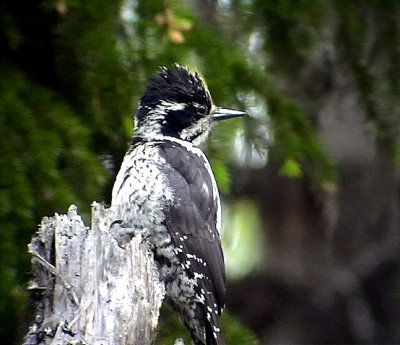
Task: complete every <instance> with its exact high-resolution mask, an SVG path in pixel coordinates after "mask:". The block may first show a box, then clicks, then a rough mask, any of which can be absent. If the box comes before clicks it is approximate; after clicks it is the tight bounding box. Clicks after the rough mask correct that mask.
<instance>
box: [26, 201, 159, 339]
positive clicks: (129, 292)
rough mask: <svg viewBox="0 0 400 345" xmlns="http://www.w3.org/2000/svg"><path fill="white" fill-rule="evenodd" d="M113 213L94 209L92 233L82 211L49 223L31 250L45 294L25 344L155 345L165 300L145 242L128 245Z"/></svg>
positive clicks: (73, 209) (35, 284)
mask: <svg viewBox="0 0 400 345" xmlns="http://www.w3.org/2000/svg"><path fill="white" fill-rule="evenodd" d="M114 221H115V216H114V214H113V212H112V210H111V209H106V208H104V206H102V205H99V204H98V203H93V205H92V228H91V229H89V228H87V227H86V226H85V225H84V224H83V222H82V219H81V217H80V216H79V215H78V214H77V211H76V207H75V206H73V205H72V206H71V207H70V208H69V210H68V215H58V214H56V215H55V216H54V217H51V218H47V217H45V218H43V220H42V223H41V226H40V230H39V231H38V232H37V233H36V235H35V236H34V238H33V239H32V242H31V244H30V245H29V246H28V248H29V252H30V253H31V254H32V265H33V273H34V280H33V282H32V283H31V284H30V286H29V289H31V290H35V291H37V292H39V293H40V300H39V302H38V305H37V310H36V318H35V321H34V323H33V324H32V326H31V327H30V329H29V332H28V334H27V335H26V337H25V344H109V345H127V344H131V345H132V344H137V345H142V344H143V345H145V344H151V343H152V342H153V340H154V338H155V329H156V327H157V323H158V316H159V309H160V307H161V303H162V300H163V298H164V288H163V284H162V283H160V281H159V278H158V272H157V270H156V267H155V264H154V261H153V256H152V253H151V251H150V250H149V248H148V246H147V243H146V241H143V239H142V237H141V235H140V234H138V235H137V236H135V237H134V238H133V239H132V240H129V241H128V242H126V243H122V242H121V241H120V237H119V229H120V228H119V226H118V225H117V226H111V224H112V223H113V222H114Z"/></svg>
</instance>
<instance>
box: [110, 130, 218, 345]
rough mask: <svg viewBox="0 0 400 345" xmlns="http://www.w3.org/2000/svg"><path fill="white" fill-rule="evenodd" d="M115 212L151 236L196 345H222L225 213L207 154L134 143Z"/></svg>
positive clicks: (173, 144) (171, 143) (184, 146)
mask: <svg viewBox="0 0 400 345" xmlns="http://www.w3.org/2000/svg"><path fill="white" fill-rule="evenodd" d="M112 207H113V208H115V210H116V211H117V214H118V217H119V218H120V219H122V220H123V221H124V222H125V223H127V224H128V225H129V226H130V227H132V228H133V229H137V230H145V231H146V232H147V233H148V235H149V239H150V243H151V245H152V249H153V250H154V257H155V259H156V261H157V264H158V267H159V271H160V278H161V279H162V280H163V281H164V282H165V286H166V297H167V300H168V301H169V303H171V305H172V306H173V308H174V309H175V310H176V311H177V312H178V313H179V315H180V317H181V319H182V320H183V322H184V323H185V325H186V326H187V328H188V329H189V331H190V333H191V336H192V338H193V340H194V342H195V344H204V345H206V344H207V345H208V344H218V345H220V344H223V340H222V337H221V333H220V324H219V316H220V315H221V312H222V308H223V306H224V300H225V268H224V259H223V253H222V249H221V241H220V236H219V230H220V220H221V210H220V201H219V194H218V190H217V186H216V182H215V179H214V176H213V174H212V171H211V168H210V165H209V163H208V160H207V158H206V157H205V155H204V153H203V152H202V151H201V150H200V149H199V148H197V147H196V146H195V145H194V144H192V143H190V142H186V141H183V140H180V139H177V138H172V137H170V138H169V137H163V138H162V140H152V141H144V140H136V141H134V143H133V144H132V146H131V148H130V150H129V151H128V153H127V154H126V156H125V158H124V161H123V163H122V166H121V169H120V171H119V173H118V176H117V179H116V182H115V184H114V188H113V194H112Z"/></svg>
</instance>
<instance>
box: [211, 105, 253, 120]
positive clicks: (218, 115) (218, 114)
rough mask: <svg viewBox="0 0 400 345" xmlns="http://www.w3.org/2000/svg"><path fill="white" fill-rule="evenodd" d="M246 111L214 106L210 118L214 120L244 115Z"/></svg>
mask: <svg viewBox="0 0 400 345" xmlns="http://www.w3.org/2000/svg"><path fill="white" fill-rule="evenodd" d="M244 115H246V113H245V112H244V111H239V110H232V109H225V108H218V107H216V108H215V110H214V111H213V113H212V119H213V120H214V121H220V120H227V119H232V118H234V117H239V116H244Z"/></svg>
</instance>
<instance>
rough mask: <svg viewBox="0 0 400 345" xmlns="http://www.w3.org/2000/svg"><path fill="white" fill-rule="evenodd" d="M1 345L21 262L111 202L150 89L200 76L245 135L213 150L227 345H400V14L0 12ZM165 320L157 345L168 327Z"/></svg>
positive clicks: (258, 4)
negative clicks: (42, 241)
mask: <svg viewBox="0 0 400 345" xmlns="http://www.w3.org/2000/svg"><path fill="white" fill-rule="evenodd" d="M0 47H1V48H0V343H1V344H18V343H20V342H21V339H22V337H23V336H24V334H25V333H26V332H27V329H28V326H29V322H30V321H31V319H30V318H31V315H32V308H31V307H30V305H31V303H30V302H31V301H30V298H29V295H28V294H27V292H26V284H27V282H28V280H29V278H30V258H29V256H28V255H27V247H26V246H27V244H28V243H29V242H30V238H31V236H32V234H33V233H34V232H35V231H36V230H37V224H38V223H40V220H41V218H42V217H43V216H51V215H53V214H54V212H59V213H65V212H66V211H67V209H68V206H69V205H70V204H71V203H75V204H76V205H77V206H78V208H79V210H80V213H81V214H83V216H84V217H85V220H86V224H89V220H90V203H91V202H92V201H93V200H98V201H105V202H109V200H110V195H111V194H110V193H111V186H112V184H113V181H114V177H115V174H116V172H117V170H118V168H119V165H120V162H121V160H122V157H123V155H124V153H125V151H126V148H127V144H128V142H129V140H130V138H131V136H132V133H133V115H134V112H135V109H136V106H137V103H138V101H139V99H140V96H141V95H142V93H143V91H144V87H145V83H146V81H147V80H148V78H149V77H150V76H151V75H152V74H154V73H155V72H156V71H157V69H158V67H159V66H161V65H167V66H170V65H172V64H173V63H174V62H178V63H180V64H184V65H188V66H190V67H191V68H195V69H197V70H198V71H200V72H201V73H202V74H203V75H204V77H205V79H206V80H207V82H208V85H209V87H210V90H211V94H212V95H213V97H214V101H215V103H216V104H217V105H219V106H224V107H232V108H236V109H240V110H246V111H247V112H248V114H249V116H248V117H247V118H245V119H238V120H232V121H228V122H227V123H223V124H220V125H219V126H218V127H217V128H215V130H214V132H213V134H212V135H211V137H210V138H209V140H208V142H207V143H206V144H205V145H204V150H205V151H206V152H207V154H208V156H209V157H210V160H211V162H212V167H213V169H214V172H215V174H216V177H217V180H218V185H219V187H220V190H221V193H222V197H223V209H224V215H223V218H224V229H223V243H224V248H225V256H226V264H227V271H228V278H229V281H228V301H227V312H226V313H225V316H224V329H225V333H226V338H227V342H228V344H238V345H239V344H241V345H246V344H372V343H374V344H384V343H385V344H396V343H397V344H399V343H400V285H399V283H400V276H399V264H400V261H399V259H400V140H399V131H400V103H399V100H400V2H399V1H397V0H392V1H391V0H386V1H383V0H368V1H362V0H359V1H356V0H354V1H353V0H352V1H348V0H312V1H311V0H268V1H266V0H221V1H215V0H190V1H177V0H124V1H121V0H91V1H87V0H35V1H23V2H19V1H11V0H2V1H1V2H0ZM170 314H171V313H170V312H169V311H168V310H165V311H163V318H162V322H161V326H160V340H159V344H172V343H173V339H174V337H177V336H178V335H181V336H182V334H181V332H183V331H182V330H177V331H176V333H175V324H176V322H175V321H173V320H172V321H171V320H170V316H169V315H170Z"/></svg>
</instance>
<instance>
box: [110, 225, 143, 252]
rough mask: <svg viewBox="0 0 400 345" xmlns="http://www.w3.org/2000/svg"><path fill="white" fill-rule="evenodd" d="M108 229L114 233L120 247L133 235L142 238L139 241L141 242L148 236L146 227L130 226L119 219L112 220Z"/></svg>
mask: <svg viewBox="0 0 400 345" xmlns="http://www.w3.org/2000/svg"><path fill="white" fill-rule="evenodd" d="M110 230H111V232H112V233H113V234H114V239H115V240H116V241H117V242H118V245H119V246H120V247H124V246H125V245H127V244H128V243H129V242H130V241H131V240H132V238H134V237H137V236H141V237H142V240H141V241H140V243H143V241H144V240H146V239H147V238H149V237H150V235H149V231H148V229H147V228H144V229H136V228H132V227H130V226H129V224H127V223H124V221H123V220H121V219H118V220H115V221H113V222H112V223H111V225H110Z"/></svg>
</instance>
